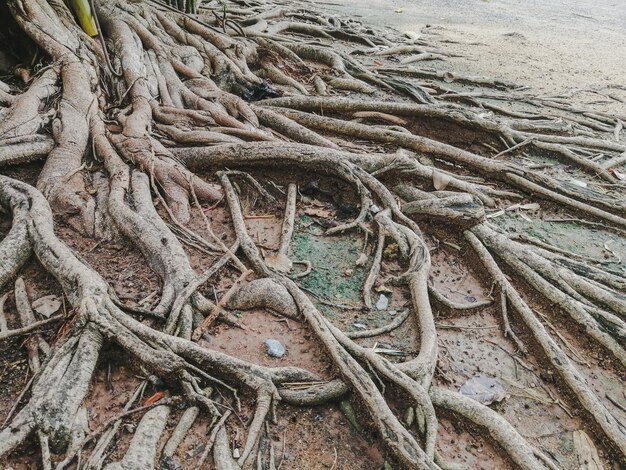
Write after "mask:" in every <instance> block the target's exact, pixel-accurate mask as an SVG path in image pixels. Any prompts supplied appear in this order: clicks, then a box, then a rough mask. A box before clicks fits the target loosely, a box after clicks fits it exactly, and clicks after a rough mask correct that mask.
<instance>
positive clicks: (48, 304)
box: [32, 295, 62, 318]
mask: <svg viewBox="0 0 626 470" xmlns="http://www.w3.org/2000/svg"><path fill="white" fill-rule="evenodd" d="M61 305H62V302H61V299H59V298H58V297H57V296H56V295H44V296H43V297H40V298H38V299H37V300H35V301H34V302H33V304H32V306H33V310H34V311H35V312H37V313H38V314H39V315H43V316H44V317H46V318H50V316H51V315H52V314H53V313H56V312H57V311H58V310H59V309H60V308H61Z"/></svg>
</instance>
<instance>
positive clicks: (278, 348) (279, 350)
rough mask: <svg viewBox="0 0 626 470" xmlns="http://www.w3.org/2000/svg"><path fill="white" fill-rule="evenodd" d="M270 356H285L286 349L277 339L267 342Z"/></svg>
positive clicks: (266, 345)
mask: <svg viewBox="0 0 626 470" xmlns="http://www.w3.org/2000/svg"><path fill="white" fill-rule="evenodd" d="M265 347H266V348H267V354H268V356H272V357H279V358H280V357H283V356H284V355H285V347H284V346H283V345H282V344H281V343H280V341H278V340H277V339H268V340H265Z"/></svg>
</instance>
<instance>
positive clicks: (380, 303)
mask: <svg viewBox="0 0 626 470" xmlns="http://www.w3.org/2000/svg"><path fill="white" fill-rule="evenodd" d="M387 307H389V299H388V298H387V296H386V295H384V294H380V297H378V300H377V301H376V310H385V309H386V308H387Z"/></svg>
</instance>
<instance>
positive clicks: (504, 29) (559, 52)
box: [315, 0, 626, 109]
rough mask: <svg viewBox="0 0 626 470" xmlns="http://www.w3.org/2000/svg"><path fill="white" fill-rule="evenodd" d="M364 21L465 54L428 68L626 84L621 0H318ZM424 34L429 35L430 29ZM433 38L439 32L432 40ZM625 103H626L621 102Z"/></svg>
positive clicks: (524, 80)
mask: <svg viewBox="0 0 626 470" xmlns="http://www.w3.org/2000/svg"><path fill="white" fill-rule="evenodd" d="M315 3H316V4H317V5H318V6H322V5H324V6H325V9H328V10H327V11H336V12H337V13H338V14H342V15H349V16H356V17H360V19H361V20H362V21H363V22H365V23H371V24H375V25H377V26H381V27H382V26H390V27H393V28H396V29H398V30H400V31H414V32H418V33H420V32H423V28H424V26H426V25H432V26H439V28H436V29H433V30H432V31H431V33H430V34H433V33H434V34H436V35H439V39H440V40H443V41H446V42H447V41H457V42H448V47H449V50H451V51H452V52H455V53H459V54H460V55H462V57H458V58H451V59H450V60H449V61H448V62H447V64H446V65H445V66H444V65H443V64H441V63H440V64H435V63H431V64H429V66H435V67H437V68H440V69H442V68H448V69H450V70H456V71H458V72H466V73H471V74H472V75H483V76H489V77H493V78H501V79H507V80H511V81H514V82H516V83H520V84H524V85H529V86H532V87H533V88H534V89H536V90H539V91H542V92H545V93H549V94H550V93H563V92H565V91H571V90H572V89H576V88H583V89H589V88H591V89H601V88H604V87H607V86H610V85H624V84H626V2H624V1H623V0H524V1H522V0H482V1H480V0H440V1H435V2H433V1H428V0H391V1H390V0H344V1H342V2H341V5H340V4H338V2H337V3H332V2H315ZM430 34H429V35H430ZM435 39H437V38H435ZM621 105H622V109H623V108H624V107H626V105H624V103H621Z"/></svg>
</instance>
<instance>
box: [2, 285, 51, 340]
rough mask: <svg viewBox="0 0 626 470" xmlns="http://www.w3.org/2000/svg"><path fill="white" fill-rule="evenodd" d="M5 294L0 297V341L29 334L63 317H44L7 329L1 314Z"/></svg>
mask: <svg viewBox="0 0 626 470" xmlns="http://www.w3.org/2000/svg"><path fill="white" fill-rule="evenodd" d="M7 296H8V294H5V295H4V296H2V299H0V312H1V313H0V341H2V340H5V339H8V338H14V337H16V336H23V335H27V334H30V333H32V332H33V331H37V330H38V329H40V328H42V327H44V326H48V325H50V324H51V323H54V322H57V321H59V320H62V319H63V316H61V315H58V316H54V317H50V318H46V319H45V320H39V321H36V322H34V323H30V324H28V325H27V326H23V327H21V328H14V329H11V330H9V329H7V328H6V319H4V315H3V313H4V312H2V300H3V299H6V297H7Z"/></svg>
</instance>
